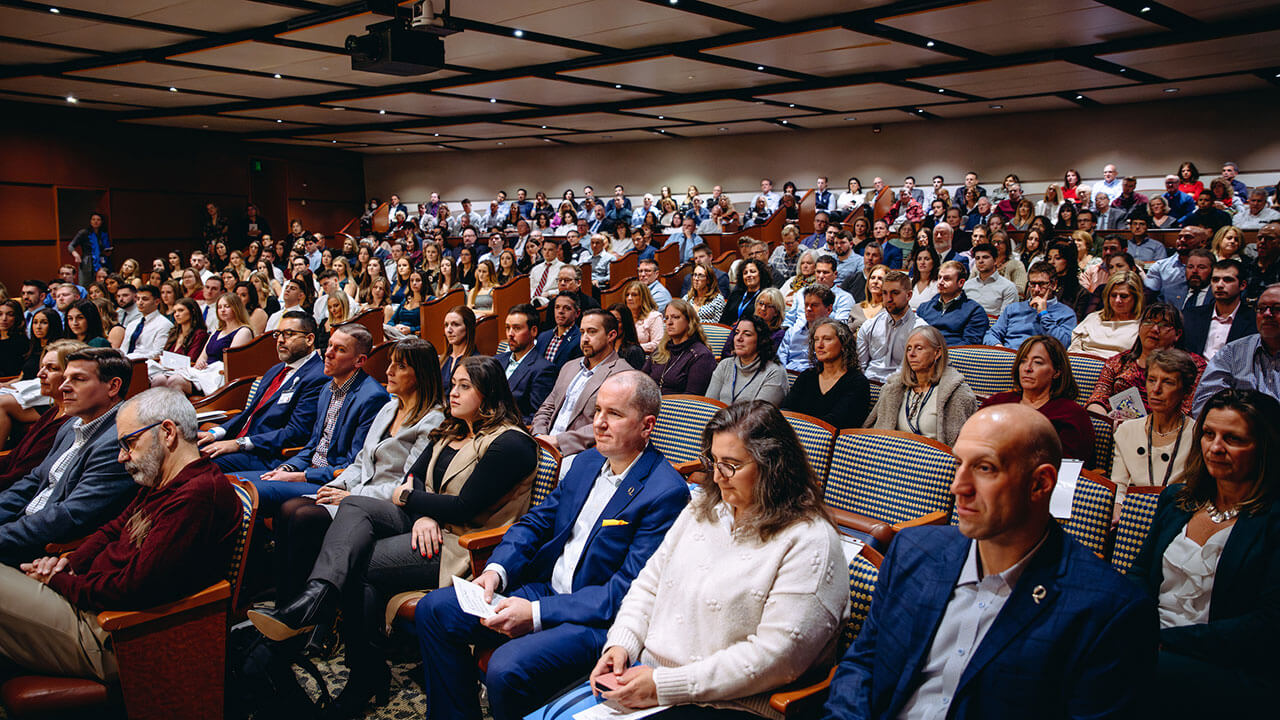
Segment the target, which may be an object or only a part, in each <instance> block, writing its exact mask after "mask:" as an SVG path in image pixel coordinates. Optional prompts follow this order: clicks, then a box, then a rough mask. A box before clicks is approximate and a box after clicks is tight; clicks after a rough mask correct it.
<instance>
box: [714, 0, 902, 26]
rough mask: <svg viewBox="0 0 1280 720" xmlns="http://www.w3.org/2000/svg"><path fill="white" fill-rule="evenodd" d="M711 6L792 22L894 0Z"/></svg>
mask: <svg viewBox="0 0 1280 720" xmlns="http://www.w3.org/2000/svg"><path fill="white" fill-rule="evenodd" d="M706 1H707V2H708V3H709V4H711V5H719V6H721V7H725V8H729V9H730V10H736V11H738V12H741V13H747V14H748V15H756V16H758V17H762V18H768V19H770V20H778V21H782V22H790V21H792V20H804V19H807V18H811V17H821V16H824V15H835V14H836V13H845V12H853V11H855V10H866V9H867V8H873V7H879V6H881V5H888V4H889V3H890V2H892V0H806V2H794V0H706Z"/></svg>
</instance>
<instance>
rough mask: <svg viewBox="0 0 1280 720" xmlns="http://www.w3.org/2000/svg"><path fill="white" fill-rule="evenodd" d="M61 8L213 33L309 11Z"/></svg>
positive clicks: (174, 3)
mask: <svg viewBox="0 0 1280 720" xmlns="http://www.w3.org/2000/svg"><path fill="white" fill-rule="evenodd" d="M55 3H56V4H57V5H58V6H59V7H64V8H75V9H77V10H88V11H90V12H96V13H103V14H112V15H117V16H120V17H128V18H134V19H137V20H145V21H147V22H153V23H161V24H163V25H175V26H178V27H184V28H195V29H197V30H209V31H212V32H230V31H232V30H244V29H246V28H254V27H261V26H263V25H271V24H272V23H277V22H281V21H284V20H288V19H290V18H294V17H298V16H299V15H303V14H305V13H306V11H305V10H301V9H298V8H290V7H285V6H282V5H271V4H267V3H258V2H251V1H250V0H217V12H210V3H209V0H129V2H127V3H126V2H120V0H55Z"/></svg>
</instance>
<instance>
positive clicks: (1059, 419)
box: [981, 390, 1093, 467]
mask: <svg viewBox="0 0 1280 720" xmlns="http://www.w3.org/2000/svg"><path fill="white" fill-rule="evenodd" d="M1020 402H1022V393H1020V392H1018V391H1017V390H1009V391H1007V392H999V393H996V394H995V395H992V396H991V397H989V398H987V399H986V400H985V401H984V402H983V403H982V405H981V407H984V408H985V407H991V406H992V405H1003V404H1006V403H1020ZM1040 414H1041V415H1044V416H1045V417H1046V418H1048V419H1049V422H1051V423H1053V429H1054V430H1057V431H1058V439H1059V440H1061V441H1062V457H1064V458H1071V459H1073V460H1083V461H1084V462H1085V465H1086V466H1087V467H1092V463H1093V423H1092V422H1090V421H1089V413H1087V412H1085V409H1084V408H1082V407H1080V403H1078V402H1076V401H1075V400H1072V399H1071V398H1055V399H1053V400H1050V401H1049V402H1047V403H1045V404H1044V405H1041V406H1040Z"/></svg>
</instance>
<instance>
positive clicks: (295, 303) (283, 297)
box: [138, 261, 372, 332]
mask: <svg viewBox="0 0 1280 720" xmlns="http://www.w3.org/2000/svg"><path fill="white" fill-rule="evenodd" d="M370 264H372V261H371V262H370ZM138 292H139V306H141V292H142V291H141V290H139V291H138ZM314 302H315V287H314V286H313V285H312V284H311V276H310V273H308V272H306V271H303V272H300V273H297V274H295V275H294V277H292V278H290V279H288V280H286V281H285V282H284V285H283V287H282V289H281V293H280V309H279V310H277V311H276V312H274V313H272V314H271V317H269V318H267V332H272V331H273V330H275V329H276V328H278V327H279V326H280V323H281V321H282V320H283V319H284V316H285V315H287V314H289V313H294V312H304V313H306V314H307V315H310V316H311V319H312V320H314V319H315V316H314V315H312V312H311V306H312V305H313V304H314Z"/></svg>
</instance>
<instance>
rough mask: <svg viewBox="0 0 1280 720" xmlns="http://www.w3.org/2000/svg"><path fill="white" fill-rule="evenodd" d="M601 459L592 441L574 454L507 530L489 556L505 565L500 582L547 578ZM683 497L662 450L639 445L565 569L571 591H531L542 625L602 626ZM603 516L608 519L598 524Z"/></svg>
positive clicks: (681, 485) (679, 479) (663, 533)
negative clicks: (545, 493) (570, 569)
mask: <svg viewBox="0 0 1280 720" xmlns="http://www.w3.org/2000/svg"><path fill="white" fill-rule="evenodd" d="M604 463H605V458H604V456H603V455H601V454H600V453H599V452H598V451H597V450H596V449H595V448H591V449H589V450H583V451H582V452H581V453H578V455H577V457H576V458H575V459H574V461H573V466H572V467H570V468H569V472H568V473H567V474H566V475H565V477H564V479H562V480H561V481H560V483H559V484H558V485H556V488H555V490H553V491H552V492H551V495H550V496H549V497H548V498H547V499H546V500H544V501H543V502H542V503H541V504H539V505H538V506H537V507H535V508H533V509H531V510H530V511H529V512H528V513H526V514H525V516H524V517H522V518H521V519H520V521H519V522H517V523H516V524H515V525H512V526H511V529H510V530H507V533H506V535H505V536H503V538H502V543H501V544H499V545H498V547H497V548H496V549H495V550H494V551H493V555H492V556H491V557H490V558H489V562H490V563H495V564H497V565H501V566H502V568H503V570H505V571H506V574H507V585H508V587H516V586H519V585H523V584H525V583H533V582H543V583H548V582H550V581H551V571H552V569H553V568H554V567H555V564H556V560H558V559H559V558H560V555H561V554H562V553H563V552H564V546H565V543H567V542H568V541H569V536H570V534H572V532H573V526H574V523H576V522H577V520H578V513H580V512H581V511H582V506H583V504H584V503H586V501H587V495H588V494H590V492H591V486H592V485H594V484H595V481H596V476H597V475H599V474H600V468H601V467H603V466H604ZM688 501H689V488H688V486H687V485H685V482H684V478H682V477H681V476H680V473H678V472H676V471H675V469H674V468H673V467H671V464H670V463H668V462H667V459H666V458H665V457H663V455H662V453H660V452H658V451H657V450H655V449H654V448H653V446H649V447H648V448H646V449H645V451H644V452H643V453H642V454H641V455H640V457H639V458H637V459H636V461H635V465H634V466H633V467H632V468H631V471H630V472H628V473H627V476H626V478H625V479H623V481H622V484H621V485H619V486H618V489H617V490H615V491H614V493H613V496H612V497H611V498H610V499H609V502H608V503H607V504H606V505H605V507H604V511H603V512H601V513H600V518H599V519H598V520H597V521H596V523H595V527H593V528H592V530H591V534H590V535H589V536H588V537H587V544H586V547H584V548H583V550H582V557H581V558H580V559H579V560H578V566H577V568H576V569H575V570H574V573H573V592H570V593H567V594H564V595H558V594H557V595H550V596H547V597H542V598H539V608H540V611H541V616H542V625H543V627H544V628H550V627H553V626H555V625H560V624H562V623H575V624H578V625H588V626H594V627H598V628H602V629H604V628H608V627H609V625H610V624H611V623H613V618H614V616H615V615H616V614H617V612H618V607H619V606H620V605H621V604H622V598H623V596H624V595H626V594H627V589H628V588H630V587H631V581H632V580H634V579H635V577H636V575H638V574H639V573H640V570H641V569H643V568H644V566H645V563H647V562H648V561H649V556H650V555H652V554H653V553H654V551H656V550H657V549H658V546H659V545H660V544H662V539H663V537H665V536H666V534H667V530H668V529H669V528H670V527H671V525H672V523H674V522H675V520H676V517H677V516H678V515H679V514H680V511H681V510H683V509H684V506H685V505H686V504H687V503H688ZM606 520H612V521H614V522H611V523H610V524H609V525H607V526H606V525H604V521H606Z"/></svg>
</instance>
